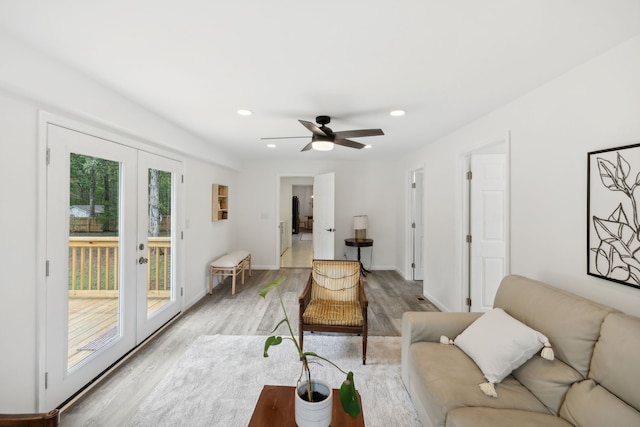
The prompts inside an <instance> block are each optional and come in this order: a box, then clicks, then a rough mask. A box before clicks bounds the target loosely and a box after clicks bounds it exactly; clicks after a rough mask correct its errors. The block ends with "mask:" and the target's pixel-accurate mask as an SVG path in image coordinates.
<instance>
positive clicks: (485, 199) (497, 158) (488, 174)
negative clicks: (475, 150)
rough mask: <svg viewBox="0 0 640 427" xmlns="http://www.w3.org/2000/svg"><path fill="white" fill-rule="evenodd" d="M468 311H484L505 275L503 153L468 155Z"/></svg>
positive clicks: (505, 215) (505, 210) (505, 197)
mask: <svg viewBox="0 0 640 427" xmlns="http://www.w3.org/2000/svg"><path fill="white" fill-rule="evenodd" d="M471 171H472V180H471V183H470V186H471V190H470V193H471V194H470V201H471V206H470V215H471V218H470V227H471V230H470V235H471V250H470V274H469V277H470V283H469V286H470V297H471V311H488V310H490V309H491V308H492V307H493V300H494V298H495V295H496V291H497V289H498V285H499V284H500V281H501V280H502V278H503V277H504V276H505V275H506V274H508V265H509V263H508V238H509V233H508V230H509V226H508V224H509V210H508V205H509V198H508V193H507V164H506V155H505V154H478V155H473V156H471Z"/></svg>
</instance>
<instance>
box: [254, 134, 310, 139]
mask: <svg viewBox="0 0 640 427" xmlns="http://www.w3.org/2000/svg"><path fill="white" fill-rule="evenodd" d="M297 138H309V135H307V136H273V137H270V138H260V139H297Z"/></svg>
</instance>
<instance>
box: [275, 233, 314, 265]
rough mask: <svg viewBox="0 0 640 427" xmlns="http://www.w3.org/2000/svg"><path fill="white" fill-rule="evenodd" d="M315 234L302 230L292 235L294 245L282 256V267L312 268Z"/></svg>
mask: <svg viewBox="0 0 640 427" xmlns="http://www.w3.org/2000/svg"><path fill="white" fill-rule="evenodd" d="M312 236H313V234H312V233H310V232H302V233H298V234H294V235H292V236H291V237H292V242H291V243H292V246H291V247H290V248H287V250H286V251H284V253H283V254H282V255H281V256H280V267H281V268H301V267H305V268H310V267H311V261H313V239H312Z"/></svg>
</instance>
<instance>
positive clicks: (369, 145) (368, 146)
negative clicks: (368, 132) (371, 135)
mask: <svg viewBox="0 0 640 427" xmlns="http://www.w3.org/2000/svg"><path fill="white" fill-rule="evenodd" d="M371 147H372V145H371V144H367V145H365V146H364V148H371Z"/></svg>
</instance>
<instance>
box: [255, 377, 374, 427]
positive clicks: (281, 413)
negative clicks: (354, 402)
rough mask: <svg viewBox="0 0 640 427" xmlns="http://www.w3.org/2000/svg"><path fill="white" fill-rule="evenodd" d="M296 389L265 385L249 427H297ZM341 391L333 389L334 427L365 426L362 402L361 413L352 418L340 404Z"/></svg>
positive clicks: (332, 423)
mask: <svg viewBox="0 0 640 427" xmlns="http://www.w3.org/2000/svg"><path fill="white" fill-rule="evenodd" d="M294 393H295V387H293V386H283V385H265V386H264V387H263V388H262V392H261V393H260V397H259V398H258V403H256V409H254V410H253V415H252V416H251V421H249V427H269V426H278V427H289V426H290V427H296V415H295V409H294ZM339 396H340V390H338V389H335V388H334V389H333V414H332V415H331V425H332V426H345V427H352V426H353V427H360V426H364V419H363V418H362V400H360V394H358V401H359V402H360V413H359V414H358V416H357V417H356V418H351V417H350V416H349V414H347V413H346V412H344V410H343V409H342V405H341V404H340V397H339Z"/></svg>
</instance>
